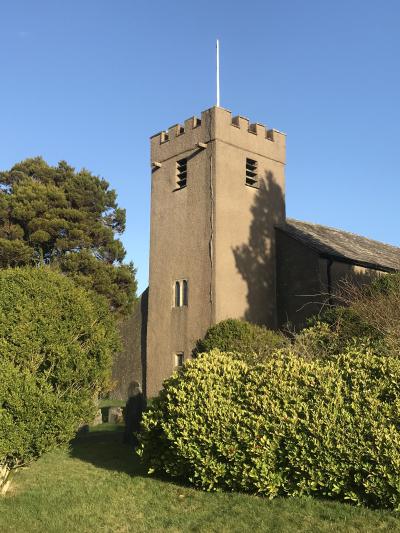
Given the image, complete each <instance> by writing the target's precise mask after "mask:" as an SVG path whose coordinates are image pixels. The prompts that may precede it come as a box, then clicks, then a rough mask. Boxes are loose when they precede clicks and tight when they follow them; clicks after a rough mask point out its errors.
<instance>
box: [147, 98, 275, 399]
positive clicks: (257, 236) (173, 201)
mask: <svg viewBox="0 0 400 533" xmlns="http://www.w3.org/2000/svg"><path fill="white" fill-rule="evenodd" d="M151 164H152V186H151V237H150V278H149V307H148V326H147V357H146V359H147V364H146V367H147V369H146V374H147V379H146V389H147V390H146V393H147V396H148V397H152V396H155V395H156V394H157V392H158V391H159V389H160V388H161V385H162V382H163V380H164V379H165V378H167V377H169V376H170V375H171V373H172V371H173V370H174V369H175V368H176V366H179V365H181V364H182V363H183V361H184V360H186V359H188V358H190V357H191V352H192V350H193V347H194V345H195V342H196V341H197V339H199V338H201V337H203V336H204V334H205V332H206V330H207V329H208V328H209V327H210V326H211V325H212V324H215V323H217V322H219V321H220V320H223V319H226V318H242V319H245V320H249V321H250V322H254V323H258V324H265V325H266V326H268V327H270V328H274V327H276V325H277V311H276V267H275V231H274V228H275V226H276V225H277V224H280V223H282V222H283V221H284V220H285V199H284V194H285V193H284V190H285V177H284V166H285V135H284V134H282V133H280V132H278V131H276V130H272V129H266V128H265V127H264V126H262V125H261V124H249V121H248V120H247V119H245V118H243V117H240V116H238V117H232V115H231V113H230V112H229V111H227V110H226V109H223V108H221V107H212V108H211V109H208V110H207V111H204V112H203V113H202V114H201V119H199V118H196V117H193V118H190V119H188V120H186V121H185V123H184V125H183V126H182V125H179V124H177V125H175V126H172V127H171V128H169V130H168V132H161V133H158V134H157V135H154V136H153V137H152V138H151Z"/></svg>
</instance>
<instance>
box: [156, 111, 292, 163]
mask: <svg viewBox="0 0 400 533" xmlns="http://www.w3.org/2000/svg"><path fill="white" fill-rule="evenodd" d="M214 140H217V141H218V140H219V141H222V142H228V143H232V144H235V145H236V146H238V147H241V148H242V149H243V150H249V151H252V152H258V153H260V154H261V155H265V156H266V157H271V158H274V159H275V160H278V161H281V162H284V161H285V141H286V136H285V134H284V133H281V132H280V131H278V130H276V129H271V128H267V127H266V126H264V125H263V124H260V123H250V121H249V120H248V119H247V118H245V117H242V116H232V113H231V112H230V111H228V110H227V109H224V108H221V107H212V108H210V109H207V110H206V111H203V112H202V114H201V118H199V117H196V116H194V117H190V118H189V119H187V120H185V122H184V124H183V125H182V124H174V125H173V126H171V127H170V128H168V130H166V131H161V132H159V133H157V134H155V135H153V136H152V137H151V158H152V161H165V160H166V159H169V158H170V157H173V156H175V155H176V154H177V153H183V152H186V151H190V150H194V149H195V148H196V146H197V145H198V143H202V144H207V143H209V142H210V141H214Z"/></svg>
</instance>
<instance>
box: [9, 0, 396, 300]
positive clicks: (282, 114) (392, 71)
mask: <svg viewBox="0 0 400 533" xmlns="http://www.w3.org/2000/svg"><path fill="white" fill-rule="evenodd" d="M0 23H1V32H0V62H1V63H0V64H1V70H0V73H1V74H0V77H1V84H0V169H6V168H9V167H11V166H12V165H13V164H14V163H15V162H17V161H20V160H21V159H24V158H26V157H31V156H36V155H42V156H43V157H44V158H45V159H46V160H47V161H48V162H49V163H51V164H55V163H57V162H58V161H59V160H60V159H65V160H67V161H68V162H69V163H70V164H72V165H73V166H75V167H77V168H81V167H83V166H84V167H86V168H88V169H90V170H91V171H92V172H94V173H96V174H99V175H101V176H103V177H104V178H106V179H107V180H108V181H109V182H110V183H111V186H112V187H113V188H115V189H116V190H117V192H118V197H119V203H120V205H121V206H122V207H125V208H126V209H127V231H126V233H125V235H124V237H123V241H124V244H125V246H126V248H127V252H128V259H130V260H133V261H134V263H135V265H136V266H137V267H138V278H139V282H140V289H141V290H142V289H143V288H144V287H145V286H146V284H147V271H148V241H149V206H150V172H149V142H148V138H149V136H150V135H152V134H154V133H156V132H158V131H160V130H162V129H165V128H167V127H168V126H170V125H172V124H174V123H176V122H180V121H183V120H184V119H186V118H188V117H190V116H192V115H194V114H198V113H200V112H201V111H202V110H204V109H207V108H208V107H210V106H212V105H214V103H215V97H214V47H215V38H216V37H219V38H220V40H221V64H222V65H221V105H222V106H223V107H226V108H228V109H230V110H231V111H232V112H233V113H234V114H241V115H244V116H247V117H248V118H250V120H252V121H254V122H261V123H264V124H267V125H268V126H269V127H273V128H276V129H279V130H281V131H284V132H285V133H287V135H288V138H287V155H288V164H287V173H286V177H287V213H288V215H289V216H291V217H295V218H299V219H302V220H307V221H311V222H318V223H321V224H326V225H330V226H335V227H339V228H343V229H346V230H350V231H354V232H356V233H360V234H362V235H366V236H368V237H372V238H375V239H378V240H382V241H385V242H389V243H391V244H395V245H399V246H400V233H399V199H400V179H399V177H400V164H399V159H400V149H399V144H400V102H399V99H400V66H399V56H400V31H399V27H400V2H399V1H398V0H385V1H384V2H377V1H372V0H336V1H331V2H328V1H325V2H323V1H321V0H286V1H285V2H277V1H276V0H274V1H271V0H257V1H251V0H248V1H247V2H244V1H235V0H230V1H228V0H221V1H218V0H215V1H210V0H202V1H201V2H195V1H190V0H185V1H184V0H170V1H168V2H167V1H165V0H164V1H161V0H147V1H145V0H143V1H140V2H139V1H135V0H108V1H106V0H68V1H67V0H9V1H5V0H4V1H2V2H1V4H0Z"/></svg>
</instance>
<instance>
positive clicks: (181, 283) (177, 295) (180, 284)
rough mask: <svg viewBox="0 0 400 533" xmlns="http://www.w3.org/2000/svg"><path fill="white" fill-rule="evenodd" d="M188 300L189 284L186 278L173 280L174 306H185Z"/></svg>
mask: <svg viewBox="0 0 400 533" xmlns="http://www.w3.org/2000/svg"><path fill="white" fill-rule="evenodd" d="M188 301H189V285H188V281H187V279H180V280H177V281H175V285H174V306H175V307H186V306H187V305H188Z"/></svg>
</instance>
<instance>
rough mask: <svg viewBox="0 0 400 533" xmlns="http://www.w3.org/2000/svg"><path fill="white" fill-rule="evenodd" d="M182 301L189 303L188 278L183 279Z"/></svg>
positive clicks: (184, 303)
mask: <svg viewBox="0 0 400 533" xmlns="http://www.w3.org/2000/svg"><path fill="white" fill-rule="evenodd" d="M182 301H183V305H187V304H188V282H187V280H186V279H184V280H183V281H182Z"/></svg>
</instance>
